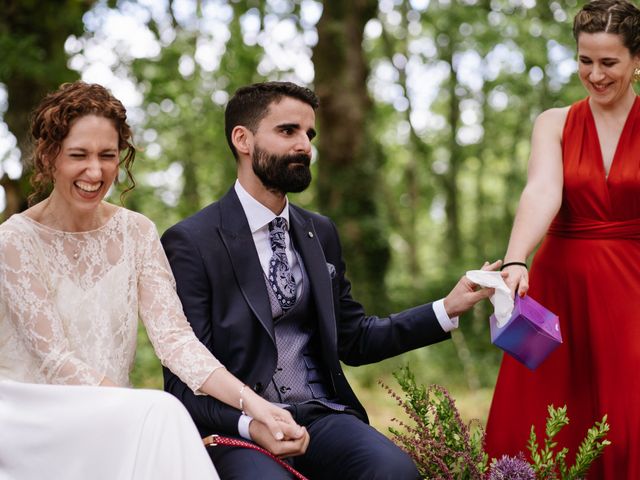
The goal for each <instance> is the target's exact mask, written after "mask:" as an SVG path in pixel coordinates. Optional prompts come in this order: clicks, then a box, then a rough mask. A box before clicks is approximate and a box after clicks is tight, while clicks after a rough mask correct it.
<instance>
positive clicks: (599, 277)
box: [487, 97, 640, 480]
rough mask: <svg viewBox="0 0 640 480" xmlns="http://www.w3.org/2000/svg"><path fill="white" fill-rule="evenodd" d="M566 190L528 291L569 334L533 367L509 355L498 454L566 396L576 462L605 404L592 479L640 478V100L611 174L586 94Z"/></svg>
mask: <svg viewBox="0 0 640 480" xmlns="http://www.w3.org/2000/svg"><path fill="white" fill-rule="evenodd" d="M562 138H563V141H562V155H563V170H564V190H563V198H562V206H561V208H560V211H559V213H558V215H557V217H556V218H555V219H554V221H553V223H552V225H551V227H550V228H549V231H548V232H547V235H546V236H545V238H544V240H543V242H542V245H541V246H540V249H539V250H538V252H537V253H536V254H535V259H534V261H533V264H532V266H531V272H530V290H529V294H530V295H531V296H532V297H533V298H535V299H536V300H538V301H539V302H540V303H542V304H543V305H545V306H546V307H547V308H548V309H549V310H551V311H553V312H554V313H556V314H558V316H559V317H560V327H561V330H562V337H563V341H564V343H563V344H562V345H561V346H560V347H559V348H558V349H557V350H556V351H554V352H553V353H552V354H551V355H550V356H549V357H548V358H547V360H546V361H545V362H544V363H543V364H542V365H540V366H539V367H538V369H537V370H536V371H534V372H532V371H530V370H528V369H527V368H526V367H524V366H523V365H521V364H519V363H518V362H517V361H515V360H513V359H512V358H511V357H509V356H507V355H505V356H504V358H503V361H502V366H501V368H500V374H499V375H498V382H497V385H496V389H495V393H494V397H493V403H492V405H491V411H490V413H489V420H488V423H487V449H488V452H489V455H490V457H491V458H493V457H499V456H501V455H502V454H510V455H514V454H516V453H517V452H518V451H519V450H523V451H525V453H528V452H527V451H526V445H527V440H528V438H529V432H530V429H531V425H535V428H536V433H537V435H538V440H539V442H540V443H541V442H542V438H543V436H544V421H545V419H546V416H547V405H549V404H554V405H555V406H556V407H559V406H562V405H565V404H566V405H567V409H568V410H567V413H568V417H569V420H570V423H569V425H567V426H566V427H564V429H563V430H562V431H561V432H560V434H558V436H557V437H556V438H557V440H558V441H559V442H560V443H559V446H560V447H562V446H567V447H568V448H569V449H570V453H569V459H568V460H569V461H570V464H573V461H574V457H575V454H576V452H577V450H578V446H579V444H580V442H581V441H582V439H583V438H584V436H585V434H586V431H587V429H588V428H589V427H591V425H592V424H593V423H594V422H595V421H596V420H600V419H601V418H602V416H603V415H604V414H605V413H606V414H607V415H608V422H609V424H610V426H611V430H610V432H609V434H608V436H607V438H608V439H609V440H611V442H612V444H611V445H609V446H608V447H606V448H605V450H604V454H603V456H602V457H601V459H600V460H599V461H597V462H596V463H594V465H593V467H592V469H591V470H590V472H589V475H588V478H589V479H611V480H631V479H633V480H638V479H640V100H639V99H638V97H636V100H635V102H634V104H633V107H632V109H631V111H630V113H629V116H628V118H627V121H626V123H625V126H624V128H623V131H622V134H621V136H620V140H619V141H618V146H617V150H616V152H615V155H614V158H613V162H612V164H611V169H610V173H609V177H608V178H607V177H606V174H605V170H604V165H603V161H602V153H601V149H600V144H599V140H598V134H597V131H596V126H595V121H594V119H593V115H592V113H591V109H590V107H589V103H588V99H585V100H582V101H580V102H577V103H576V104H574V105H573V106H572V107H571V109H570V110H569V113H568V116H567V120H566V123H565V126H564V131H563V135H562Z"/></svg>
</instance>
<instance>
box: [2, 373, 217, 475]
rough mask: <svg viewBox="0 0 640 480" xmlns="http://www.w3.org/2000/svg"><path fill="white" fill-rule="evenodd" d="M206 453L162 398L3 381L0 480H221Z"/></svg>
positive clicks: (179, 412) (185, 418)
mask: <svg viewBox="0 0 640 480" xmlns="http://www.w3.org/2000/svg"><path fill="white" fill-rule="evenodd" d="M205 448H206V447H204V446H203V444H202V441H201V439H200V436H199V435H198V431H197V429H196V427H195V425H194V424H193V421H192V420H191V417H190V416H189V414H188V413H187V411H186V410H185V408H184V407H183V405H182V404H181V403H180V402H179V401H178V400H177V399H176V398H175V397H173V396H171V395H169V394H168V393H165V392H162V391H159V390H141V389H131V388H112V387H88V386H61V385H42V384H28V383H18V382H13V381H0V480H42V479H43V478H55V479H65V480H86V479H92V480H163V479H167V480H182V479H184V480H212V479H213V480H217V479H219V477H218V474H217V473H216V471H215V468H214V467H213V464H212V463H211V459H210V458H209V455H208V454H207V452H206V450H205Z"/></svg>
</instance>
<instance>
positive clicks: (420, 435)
mask: <svg viewBox="0 0 640 480" xmlns="http://www.w3.org/2000/svg"><path fill="white" fill-rule="evenodd" d="M394 377H395V378H396V380H397V381H398V384H399V385H400V388H401V389H402V391H403V392H404V394H405V395H406V400H405V399H403V398H401V397H400V396H399V395H397V394H396V393H394V392H393V391H392V390H391V389H390V388H389V387H388V386H386V385H384V384H382V386H383V387H384V388H385V389H386V390H387V392H388V393H389V394H390V395H391V396H392V397H393V398H394V399H395V400H396V401H397V402H398V404H399V405H400V406H401V407H402V409H403V410H404V411H405V413H406V414H407V415H408V416H409V418H410V419H411V420H412V421H413V422H414V425H409V424H407V423H405V422H403V421H401V420H396V422H397V423H398V424H399V425H400V426H401V427H403V428H404V432H403V431H400V430H398V429H396V428H393V427H391V428H389V431H390V432H391V434H392V435H393V438H394V440H395V441H396V442H397V443H398V444H399V445H400V446H401V447H402V448H403V449H404V450H405V451H407V453H409V455H411V457H412V458H413V460H414V462H415V463H416V465H417V467H418V470H419V472H420V475H421V476H422V477H423V478H442V479H460V480H464V479H482V478H483V474H484V472H485V470H486V468H487V467H486V466H487V460H488V458H487V455H486V454H485V453H484V450H483V438H484V431H483V429H482V427H481V426H480V425H479V424H478V423H477V422H470V423H469V424H465V423H464V422H463V421H462V419H461V418H460V414H459V413H458V410H457V408H456V405H455V401H454V400H453V398H452V397H451V396H450V395H449V393H448V392H447V391H446V390H445V389H444V388H442V387H440V386H438V385H431V386H430V387H429V388H428V389H427V388H425V387H424V386H423V385H420V386H419V385H417V383H416V380H415V377H414V375H413V373H412V372H411V370H410V369H409V367H404V368H402V369H400V370H399V371H397V372H395V373H394Z"/></svg>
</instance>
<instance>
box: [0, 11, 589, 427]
mask: <svg viewBox="0 0 640 480" xmlns="http://www.w3.org/2000/svg"><path fill="white" fill-rule="evenodd" d="M581 4H582V2H580V3H578V2H576V1H550V2H536V1H534V0H490V1H488V0H354V1H340V0H331V1H324V2H319V1H315V0H298V1H292V0H229V1H224V0H209V1H206V0H200V1H195V0H180V1H178V0H173V1H158V0H138V1H131V0H119V1H104V0H100V1H91V0H61V1H56V2H53V1H36V0H8V1H5V2H3V14H2V16H1V17H0V58H1V59H2V60H1V61H0V115H1V118H2V120H3V123H0V185H1V186H2V188H1V189H0V210H2V211H3V218H7V217H8V216H9V215H11V214H13V213H15V212H18V211H20V210H22V209H24V208H25V206H26V204H25V198H26V196H27V195H28V193H29V186H28V181H27V179H28V173H29V170H28V166H27V165H26V160H27V159H28V154H29V151H30V146H29V142H28V123H27V122H28V118H29V112H30V111H31V109H32V108H33V107H34V106H35V104H36V103H37V102H38V101H39V100H40V99H41V98H42V96H43V95H44V94H45V93H46V92H48V91H50V90H52V89H55V88H56V87H57V86H58V85H59V84H60V83H62V82H64V81H69V80H74V79H77V78H82V79H84V80H86V81H89V82H97V83H101V84H103V85H105V86H107V87H109V88H110V89H111V90H112V91H113V92H114V94H115V95H116V96H118V98H120V99H121V100H122V101H123V103H125V105H126V107H127V109H128V112H129V118H130V123H131V124H132V126H133V127H134V131H135V139H136V143H137V145H138V146H139V147H140V149H141V151H140V153H139V155H138V157H137V160H136V165H135V168H134V172H135V175H136V179H137V187H136V189H135V191H134V192H133V193H131V194H130V195H129V196H128V197H127V201H126V206H127V207H129V208H131V209H134V210H137V211H140V212H142V213H144V214H145V215H147V216H149V217H150V218H151V219H152V220H153V221H155V222H156V224H157V226H158V230H159V231H160V232H163V231H164V230H165V229H166V228H167V227H168V226H170V225H172V224H173V223H175V222H177V221H178V220H180V219H181V218H183V217H185V216H187V215H189V214H191V213H193V212H195V211H197V210H198V209H200V208H201V207H203V206H204V205H206V204H208V203H210V202H211V201H213V200H215V199H217V198H219V197H220V196H221V195H222V194H223V193H224V192H225V191H226V190H227V189H228V188H229V186H230V185H231V183H232V182H233V180H234V178H235V163H234V160H233V158H232V157H231V155H230V154H229V152H228V150H227V147H226V144H225V139H224V134H223V109H224V105H225V103H226V101H227V100H228V98H229V96H230V95H232V94H233V92H234V91H235V89H236V88H237V87H239V86H241V85H244V84H247V83H251V82H255V81H261V80H267V79H268V80H291V81H295V82H297V83H300V84H304V85H308V86H310V87H311V88H313V89H314V90H315V91H316V92H317V93H318V95H319V97H320V100H321V107H320V109H319V110H318V113H317V127H318V132H319V135H318V138H317V141H316V142H315V147H314V148H315V152H314V161H313V165H312V168H313V173H314V182H313V183H312V186H311V188H310V189H309V190H308V191H306V192H304V193H301V194H298V195H295V196H293V197H292V200H293V201H294V202H296V203H299V204H301V205H302V206H305V207H307V208H311V209H313V210H317V211H320V212H322V213H324V214H326V215H329V216H331V217H332V218H333V219H334V220H335V222H336V223H337V225H338V227H339V229H340V232H341V234H342V240H343V243H344V252H345V257H346V261H347V266H348V275H349V277H350V278H351V280H352V281H353V284H354V288H353V290H354V295H355V296H356V298H358V299H359V300H360V301H361V302H362V303H363V304H365V306H366V307H367V309H368V311H369V312H371V313H376V314H380V315H384V314H387V313H390V312H393V311H397V310H398V309H402V308H406V307H409V306H412V305H415V304H417V303H422V302H425V301H428V300H433V299H437V298H441V297H443V296H444V295H446V293H447V292H448V291H449V289H450V288H451V287H452V286H453V285H454V284H455V282H456V281H457V280H458V278H459V277H460V276H461V275H462V274H463V273H464V272H465V271H466V270H468V269H475V268H479V266H480V265H481V264H482V263H483V262H484V261H485V260H494V259H497V258H500V257H501V256H502V254H503V252H504V250H505V246H506V243H507V240H508V235H509V231H510V227H511V222H512V220H513V215H514V211H515V209H516V206H517V202H518V196H519V192H520V191H521V189H522V187H523V185H524V182H525V178H526V164H527V157H528V153H529V135H530V130H531V125H532V121H533V119H534V118H535V117H536V115H537V114H538V113H540V112H541V111H542V110H544V109H547V108H550V107H553V106H561V105H566V104H568V103H571V102H573V101H575V100H577V99H579V98H581V97H582V96H584V95H585V94H584V92H583V90H582V88H581V87H580V85H579V82H578V80H577V78H576V75H575V70H576V65H577V64H576V61H575V57H576V55H575V47H574V42H573V39H572V38H571V18H572V16H573V14H574V13H575V12H576V11H577V9H578V8H579V7H580V6H581ZM118 194H119V192H118V189H115V191H114V192H113V194H112V200H113V201H116V202H117V201H118ZM489 314H490V304H489V303H488V302H485V303H483V304H482V305H479V306H478V307H476V308H475V309H474V310H473V311H471V312H469V313H467V314H466V315H464V316H463V317H462V318H461V328H460V329H459V330H457V331H456V332H454V335H453V341H449V342H445V343H443V344H439V345H435V346H432V347H429V348H425V349H421V350H418V351H414V352H411V353H408V354H405V355H403V356H401V357H398V358H393V359H390V360H387V361H385V362H381V363H380V364H376V365H372V366H366V367H360V368H357V369H353V368H347V372H348V376H349V377H350V379H351V381H352V382H353V383H354V385H355V386H356V388H357V391H358V393H359V395H360V397H361V398H362V399H363V400H364V402H365V404H366V405H367V407H368V409H369V411H370V413H371V416H372V420H373V423H374V425H376V426H378V427H381V428H384V426H385V425H387V424H388V423H389V421H390V419H391V418H392V417H394V416H398V415H399V414H400V412H399V411H398V408H396V407H395V404H394V401H393V400H392V399H391V398H390V397H389V396H388V395H386V394H385V393H384V392H383V390H382V389H381V388H380V387H379V386H378V384H377V382H378V380H380V379H381V380H383V381H384V382H386V383H387V384H390V385H392V386H394V387H395V386H396V384H395V382H394V381H393V379H392V377H391V372H393V371H394V370H395V369H397V368H398V367H399V366H401V365H405V364H409V365H410V366H411V368H412V370H413V371H414V372H415V374H416V377H417V379H418V380H419V381H420V382H421V383H425V384H429V383H439V384H441V385H443V386H445V387H446V388H448V389H449V390H451V391H452V393H453V394H454V395H455V397H456V398H457V399H458V404H459V406H460V408H461V410H462V412H463V416H464V417H465V418H471V417H475V418H479V419H481V420H483V421H484V420H485V418H486V414H487V411H488V406H489V402H490V399H491V392H492V389H493V386H494V382H495V377H496V374H497V368H498V363H499V360H500V357H501V353H500V351H499V350H498V349H496V348H494V347H492V346H491V344H490V341H489V331H488V323H487V318H488V316H489ZM132 381H133V383H134V385H136V386H141V387H152V388H161V387H162V379H161V373H160V368H159V365H158V362H157V360H156V357H155V355H154V353H153V351H152V349H151V348H150V346H149V343H148V341H147V339H146V335H145V334H144V331H143V329H142V328H141V330H140V334H139V349H138V355H137V360H136V367H135V369H134V371H133V372H132Z"/></svg>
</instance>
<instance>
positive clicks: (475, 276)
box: [466, 270, 513, 327]
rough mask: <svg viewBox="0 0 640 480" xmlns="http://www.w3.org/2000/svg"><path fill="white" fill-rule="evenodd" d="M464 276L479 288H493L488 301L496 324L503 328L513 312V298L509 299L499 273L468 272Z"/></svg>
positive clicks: (508, 291) (507, 290)
mask: <svg viewBox="0 0 640 480" xmlns="http://www.w3.org/2000/svg"><path fill="white" fill-rule="evenodd" d="M466 276H467V278H468V279H469V280H471V281H472V282H473V283H475V284H477V285H480V286H481V287H489V288H494V289H495V293H494V294H493V295H492V296H491V298H490V299H489V300H491V303H492V304H493V309H494V315H495V316H496V324H497V326H498V327H503V326H504V325H505V324H506V323H507V321H508V320H509V318H511V313H512V312H513V298H512V297H511V289H509V287H508V286H507V284H506V283H504V279H503V278H502V275H501V274H500V272H492V271H488V270H469V271H468V272H467V273H466Z"/></svg>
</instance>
